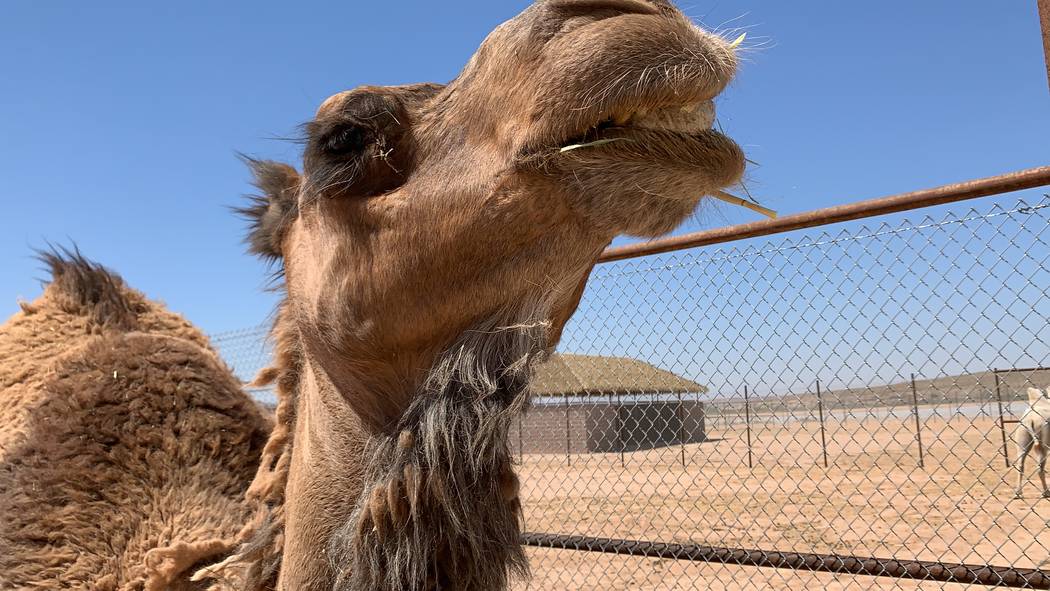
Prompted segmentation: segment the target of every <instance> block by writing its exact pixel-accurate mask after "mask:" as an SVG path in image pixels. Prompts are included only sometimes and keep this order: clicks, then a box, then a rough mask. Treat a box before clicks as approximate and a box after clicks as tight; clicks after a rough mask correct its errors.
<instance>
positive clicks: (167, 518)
mask: <svg viewBox="0 0 1050 591" xmlns="http://www.w3.org/2000/svg"><path fill="white" fill-rule="evenodd" d="M43 259H44V260H45V261H46V262H47V263H48V265H49V266H50V268H51V275H52V280H51V282H50V284H49V285H48V286H47V288H46V289H45V290H44V294H43V295H42V296H41V297H40V298H39V299H37V300H36V301H34V302H32V303H23V304H22V311H21V312H19V313H17V314H15V315H14V316H13V317H12V318H11V319H9V320H8V321H7V322H6V323H4V324H3V325H2V326H0V360H2V363H0V589H56V590H57V589H92V590H95V591H117V590H118V589H119V590H121V591H132V590H146V591H161V590H172V591H179V590H186V591H188V590H190V589H198V588H202V586H201V585H203V583H202V584H197V583H191V582H190V580H189V578H190V576H191V575H192V574H193V573H194V572H195V571H196V570H198V569H199V568H200V567H201V566H202V565H205V564H207V563H209V562H213V561H214V560H215V559H216V557H220V558H221V557H222V556H223V555H225V554H228V553H229V552H230V550H231V549H232V548H233V544H234V543H235V540H236V538H235V536H236V534H237V533H238V531H239V530H240V528H241V526H243V524H244V522H245V521H246V520H247V519H248V518H249V515H250V511H251V508H250V507H249V506H248V505H247V504H246V503H245V502H244V500H243V499H244V496H243V495H244V490H245V489H246V488H247V486H248V484H249V483H250V482H251V479H252V475H253V474H254V473H255V471H256V469H257V467H258V461H259V457H260V455H261V453H262V446H263V444H264V443H265V441H266V438H267V436H268V435H269V431H270V427H271V426H272V421H271V419H270V418H269V417H268V415H267V414H265V413H264V412H263V411H261V410H260V409H259V408H258V406H257V405H256V404H255V403H254V402H252V400H251V399H250V398H249V397H248V396H247V395H246V394H244V393H243V392H242V390H241V389H240V386H239V383H238V382H237V381H236V380H235V379H234V377H233V375H232V374H231V373H230V371H229V370H228V369H227V368H226V366H225V365H223V364H222V362H221V361H220V360H219V358H218V357H217V356H216V354H215V353H214V352H213V351H212V350H211V348H210V347H209V345H208V341H207V339H206V338H205V337H204V335H202V334H201V333H200V332H199V331H198V330H197V329H196V328H194V327H193V326H192V325H190V324H189V323H188V322H186V321H185V320H183V319H182V318H181V317H180V316H178V315H177V314H173V313H171V312H169V311H167V310H165V309H164V308H163V307H162V306H161V305H160V304H158V303H156V302H151V301H149V300H147V299H146V298H145V297H143V295H142V294H140V293H139V292H137V291H134V290H132V289H130V288H128V287H126V286H125V285H124V283H123V281H121V279H120V278H119V277H117V276H116V275H114V274H113V273H111V272H109V271H107V270H105V269H104V268H102V267H99V266H97V265H95V264H92V263H90V262H88V261H86V260H84V259H83V258H82V257H81V256H80V255H79V254H78V253H62V254H56V253H49V254H45V255H43Z"/></svg>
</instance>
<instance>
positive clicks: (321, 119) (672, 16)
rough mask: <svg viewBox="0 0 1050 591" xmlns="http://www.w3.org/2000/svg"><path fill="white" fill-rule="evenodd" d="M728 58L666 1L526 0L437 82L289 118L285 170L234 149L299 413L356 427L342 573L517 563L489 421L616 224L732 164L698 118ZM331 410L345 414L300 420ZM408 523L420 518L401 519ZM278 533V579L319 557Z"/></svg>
mask: <svg viewBox="0 0 1050 591" xmlns="http://www.w3.org/2000/svg"><path fill="white" fill-rule="evenodd" d="M736 64H737V60H736V57H735V55H734V50H733V48H732V47H731V46H730V44H729V43H727V42H726V41H725V40H723V39H722V38H720V37H718V36H716V35H714V34H711V33H708V32H705V31H703V30H701V29H700V28H698V27H697V26H695V25H694V24H693V23H692V22H690V21H689V19H687V18H686V17H685V16H684V15H683V14H682V13H681V12H679V11H678V10H677V9H676V8H675V7H674V6H673V5H672V4H671V3H670V2H667V1H666V0H540V1H538V2H536V3H535V4H533V5H532V6H531V7H529V8H528V9H526V10H525V11H524V12H522V13H521V14H520V15H518V16H517V17H516V18H514V19H512V20H510V21H508V22H506V23H504V24H502V25H501V26H499V27H497V28H496V29H495V30H494V31H493V32H492V33H491V34H490V35H489V36H488V38H487V39H485V41H484V42H483V43H482V45H481V47H480V48H479V49H478V50H477V52H476V53H475V54H474V56H473V57H472V58H471V59H470V61H469V62H468V63H467V65H466V66H465V68H464V69H463V71H462V72H461V73H460V75H459V76H458V77H457V78H456V79H455V80H453V81H452V82H450V83H449V84H447V85H441V84H429V83H424V84H412V85H405V86H388V87H376V86H364V87H359V88H356V89H353V90H349V91H345V92H340V93H338V94H336V95H334V96H331V97H329V98H328V99H327V100H325V101H324V102H323V103H322V104H321V105H320V107H319V108H318V110H317V113H316V115H315V117H314V118H313V120H312V121H310V122H309V123H308V124H307V125H306V135H307V137H306V146H305V150H304V157H303V162H302V172H301V173H300V172H298V171H297V170H296V169H294V168H292V167H290V166H287V165H283V164H278V163H273V162H262V161H252V162H251V165H252V167H253V168H254V173H255V175H256V184H257V185H258V186H259V187H260V189H261V192H262V193H263V195H262V196H261V197H260V198H259V199H258V200H257V202H256V203H254V204H253V205H252V206H251V207H249V208H248V209H247V210H245V211H246V213H247V214H248V215H249V217H250V218H251V219H252V224H253V226H252V231H251V234H250V237H249V240H250V245H251V248H252V250H253V251H254V252H256V253H257V254H260V255H262V256H264V257H268V258H272V259H275V260H278V261H280V264H281V266H282V271H283V275H284V287H285V290H286V300H285V302H284V304H283V305H282V311H281V314H280V319H279V320H278V325H279V326H280V325H282V324H283V325H285V326H286V327H291V328H290V329H289V330H287V331H285V333H284V334H294V337H291V338H293V340H295V341H296V344H295V346H294V350H295V351H296V352H298V353H299V354H301V357H302V359H301V361H300V362H297V363H296V367H297V368H301V371H299V370H297V371H299V373H298V375H299V376H300V377H299V378H298V386H297V387H298V400H299V402H298V403H297V404H298V406H297V409H296V411H295V413H294V414H295V416H300V417H301V416H309V417H312V418H311V420H312V421H313V423H312V424H313V425H314V426H315V427H312V428H316V429H329V430H335V429H340V428H344V427H345V429H346V430H354V429H359V430H360V431H361V432H363V433H365V434H367V437H368V438H369V441H368V443H367V444H366V445H364V447H363V448H362V449H363V451H362V452H361V453H362V454H365V455H366V456H367V458H368V459H367V460H362V461H363V462H364V463H366V464H367V466H366V467H365V468H363V476H361V479H362V484H361V485H360V486H361V488H362V492H361V493H360V494H359V495H357V496H356V498H357V501H356V505H355V507H356V508H355V509H354V513H353V515H352V516H349V517H348V520H349V525H348V526H347V527H346V528H344V530H341V531H342V534H339V535H343V536H344V537H346V538H353V540H351V541H350V542H348V543H347V544H346V545H347V546H348V547H352V548H356V550H353V551H351V552H350V556H349V557H348V558H347V560H348V561H351V562H354V561H356V562H355V564H354V565H353V567H352V568H350V569H349V571H350V574H346V573H340V572H339V571H340V567H339V566H338V565H336V566H332V567H331V570H332V572H333V573H335V574H333V575H332V576H334V577H343V579H341V580H344V579H345V580H346V581H349V582H348V583H346V585H348V586H347V587H346V588H350V589H366V588H368V589H377V588H382V589H386V588H390V589H398V588H401V589H418V588H424V587H426V586H427V585H437V586H440V587H441V588H446V589H461V588H462V589H502V588H505V572H506V571H507V570H508V568H510V566H508V565H511V563H519V564H520V563H522V562H523V557H522V556H521V554H520V549H518V547H517V546H518V524H517V519H516V516H515V515H516V505H515V503H516V491H517V479H516V477H514V475H513V473H512V472H511V471H510V461H509V454H508V451H507V443H506V429H507V426H508V425H509V422H510V420H511V418H512V417H513V416H514V414H513V413H514V412H516V411H518V410H520V409H521V408H522V407H523V406H524V404H525V402H524V400H525V398H526V395H525V391H526V388H525V384H526V382H527V376H528V366H529V364H530V363H531V361H532V360H533V359H534V358H536V357H537V356H539V355H542V353H544V352H546V351H548V350H550V349H551V348H553V347H554V345H555V344H556V343H557V341H558V339H559V337H560V334H561V331H562V328H563V327H564V325H565V323H566V322H567V320H568V319H569V317H570V316H571V315H572V313H573V312H574V310H575V308H576V306H577V305H578V303H579V300H580V297H581V294H582V292H583V288H584V285H585V283H586V279H587V276H588V274H589V272H590V270H591V268H592V267H593V266H594V264H595V262H596V260H597V257H598V255H599V254H600V253H601V251H602V250H603V249H604V248H605V247H606V246H607V245H608V244H609V243H610V241H611V240H612V239H613V238H614V237H615V236H617V235H621V234H629V235H635V236H643V237H652V236H658V235H661V234H664V233H666V232H669V231H670V230H672V229H674V228H675V227H676V226H677V225H678V224H680V223H681V222H682V221H683V220H684V219H685V218H686V217H688V216H689V215H691V214H692V213H693V211H694V210H695V209H696V207H697V206H698V204H699V202H700V200H701V199H702V198H703V196H704V195H706V194H710V193H711V192H712V191H715V190H717V189H721V188H723V187H726V186H728V185H732V184H734V183H736V182H737V181H738V180H739V179H740V177H741V175H742V174H743V170H744V155H743V153H742V152H741V150H740V148H739V147H738V146H737V145H736V144H735V143H734V142H733V141H732V140H730V139H729V138H727V137H726V136H724V135H722V134H721V133H719V132H717V131H714V130H713V129H711V125H712V121H713V118H714V107H713V104H712V99H714V98H715V97H716V96H717V95H718V94H719V93H720V92H721V91H722V90H723V89H724V88H725V87H726V85H727V84H728V83H729V81H730V80H731V79H732V77H733V75H734V73H735V71H736ZM304 397H305V398H309V399H310V400H313V401H314V402H310V401H304ZM339 405H344V406H346V407H348V408H349V409H350V410H351V411H352V412H351V413H350V414H351V415H352V416H353V417H354V418H353V420H352V421H349V420H346V419H345V418H332V417H333V416H338V417H344V416H345V415H340V414H339V413H337V412H328V411H326V412H327V414H325V418H323V419H322V418H317V417H319V416H321V415H322V414H324V413H321V412H320V411H317V410H316V408H318V407H325V408H328V409H331V408H333V407H335V406H339ZM350 423H353V424H352V425H351V424H350ZM304 429H306V427H302V426H300V425H296V430H295V441H296V442H299V441H301V439H302V437H304V431H303V430H304ZM278 431H279V430H278ZM330 434H331V431H328V432H327V433H326V434H325V436H324V437H317V436H316V435H313V436H312V437H311V439H310V441H311V445H313V444H314V443H313V442H323V441H327V440H328V439H326V438H327V437H329V435H330ZM296 445H297V446H298V445H299V443H296ZM316 445H321V443H316ZM351 447H352V446H351ZM355 449H356V448H355ZM326 453H327V452H326ZM326 453H321V452H316V451H315V452H310V453H307V452H297V454H293V457H292V459H291V464H292V465H291V468H290V470H291V472H292V476H290V477H289V478H290V482H289V493H288V497H289V499H290V500H289V503H293V502H298V503H300V504H301V505H302V507H300V508H298V509H296V508H291V507H290V508H289V509H288V512H289V517H288V519H289V523H288V525H287V527H288V528H289V529H291V528H292V524H291V521H292V517H291V514H292V513H294V512H296V511H298V512H299V513H297V514H299V515H306V514H307V513H308V512H309V510H308V509H307V508H305V507H306V506H307V505H308V504H309V503H308V502H307V501H305V500H301V499H305V498H306V496H305V495H307V494H308V493H309V491H311V490H313V489H312V488H310V487H308V486H306V485H302V486H299V485H297V484H295V482H296V479H297V478H300V476H301V474H304V473H305V471H308V470H314V471H315V472H320V471H322V470H324V469H328V468H321V467H320V465H321V463H323V461H325V460H323V458H325V457H327V456H326ZM328 455H331V453H329V454H328ZM299 457H302V458H310V459H309V460H307V459H303V460H302V462H298V460H297V458H299ZM308 461H313V462H314V464H313V467H312V468H306V467H303V466H305V464H306V463H307V462H308ZM264 463H265V462H264ZM277 464H279V462H278V463H277ZM337 464H338V465H340V466H342V465H346V462H342V463H337ZM333 469H334V468H333ZM297 470H302V471H303V472H301V473H300V475H296V471H297ZM428 475H429V476H428ZM438 476H440V478H439V477H438ZM303 478H305V476H303ZM428 479H429V480H428ZM340 482H344V481H340ZM296 486H299V488H296V489H295V490H297V491H306V492H303V493H298V494H300V500H299V501H295V500H292V499H291V497H292V492H291V491H292V489H293V488H295V487H296ZM315 488H318V489H320V488H322V487H321V485H317V486H316V487H315ZM322 497H323V498H322ZM331 497H332V495H328V496H325V495H322V494H320V493H317V499H319V500H317V501H316V503H320V502H322V501H323V500H324V499H329V500H330V499H331ZM494 498H502V499H503V500H505V501H506V504H505V506H504V504H503V503H493V502H492V499H494ZM311 502H314V501H311ZM316 503H315V505H316ZM402 503H407V504H406V506H404V507H402V506H401V504H402ZM317 512H318V513H319V512H320V511H317ZM417 512H419V513H421V514H423V515H424V516H425V517H420V516H418V515H417ZM332 513H333V512H331V511H329V514H332ZM408 515H411V516H412V517H411V518H409V517H407V516H408ZM301 519H306V517H302V518H301ZM410 519H411V520H414V521H415V522H416V523H417V524H418V523H422V522H425V521H426V520H427V519H430V520H431V522H430V523H429V525H427V526H426V527H424V526H420V525H417V526H415V527H417V529H416V530H412V531H414V533H411V532H410V533H405V532H409V529H410V528H409V529H406V528H407V527H408V526H406V525H405V523H406V521H407V520H410ZM437 521H440V522H441V523H437ZM399 523H400V525H399ZM304 527H305V526H304ZM311 527H312V528H313V529H311V531H312V532H313V533H311V534H310V536H309V537H312V538H317V537H325V535H327V534H318V533H317V532H326V531H328V530H327V529H326V527H327V525H324V524H319V525H314V526H311ZM423 530H425V531H426V532H429V533H420V532H421V531H423ZM433 532H438V533H436V534H435V533H433ZM413 536H415V537H413ZM434 536H445V537H443V538H440V539H438V538H435V537H434ZM307 537H308V536H305V535H304V536H302V539H303V540H306V539H307ZM337 537H338V536H337ZM287 539H289V540H294V539H296V534H294V533H293V532H289V535H288V536H287ZM307 542H308V540H307V541H304V542H303V543H307ZM293 543H294V542H286V545H285V552H284V561H285V571H286V572H285V573H282V575H281V576H282V577H284V578H285V580H291V579H290V578H288V577H291V576H292V575H289V574H287V573H288V572H291V570H293V569H301V570H303V571H304V572H305V571H306V570H309V569H310V568H313V567H310V566H308V565H305V562H304V563H303V565H304V566H299V563H295V565H290V561H295V560H298V559H297V558H295V556H293V555H296V554H297V552H293V551H290V550H289V546H288V545H289V544H293ZM335 545H338V544H335ZM331 548H332V544H330V545H329V549H331ZM304 553H305V552H304ZM316 554H318V553H317V552H314V553H313V554H312V555H316ZM321 554H323V553H321ZM363 554H367V555H368V556H366V557H364V558H362V556H361V555H363ZM329 556H339V552H338V549H336V550H333V551H331V552H329ZM304 560H305V559H304ZM338 561H339V559H336V562H338ZM434 564H439V565H443V566H434ZM316 568H317V569H321V567H316ZM325 568H329V567H325ZM321 570H324V569H321ZM511 570H513V569H512V568H511ZM379 571H385V573H384V572H379ZM497 571H498V572H497ZM318 572H319V571H318ZM501 573H502V574H501ZM324 576H327V575H324V574H317V573H316V572H314V573H313V574H310V577H312V578H313V579H317V578H323V577H324ZM310 577H307V576H306V575H303V576H302V577H301V579H300V580H307V579H308V578H310ZM368 577H372V578H368ZM384 577H385V578H384ZM427 582H429V583H427ZM424 583H426V584H424ZM288 584H289V585H291V583H288Z"/></svg>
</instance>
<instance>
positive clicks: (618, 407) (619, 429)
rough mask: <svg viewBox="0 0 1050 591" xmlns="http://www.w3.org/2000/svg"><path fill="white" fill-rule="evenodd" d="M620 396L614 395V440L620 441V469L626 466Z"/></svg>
mask: <svg viewBox="0 0 1050 591" xmlns="http://www.w3.org/2000/svg"><path fill="white" fill-rule="evenodd" d="M621 396H622V395H621V394H620V393H619V392H617V393H616V438H617V439H619V440H620V467H621V468H623V467H625V466H626V465H627V462H626V461H624V454H623V448H624V445H625V444H624V441H623V414H622V413H623V400H622V399H621Z"/></svg>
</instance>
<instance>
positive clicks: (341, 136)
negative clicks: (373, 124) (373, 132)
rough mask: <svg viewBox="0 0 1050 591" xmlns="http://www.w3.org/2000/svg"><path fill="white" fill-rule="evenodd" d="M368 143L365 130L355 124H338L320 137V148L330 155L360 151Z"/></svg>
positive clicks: (343, 154) (342, 154)
mask: <svg viewBox="0 0 1050 591" xmlns="http://www.w3.org/2000/svg"><path fill="white" fill-rule="evenodd" d="M367 143H368V138H367V137H366V134H365V131H364V130H363V129H361V128H360V127H357V126H356V125H342V126H339V127H337V128H335V129H333V130H332V131H330V132H329V133H327V134H325V136H324V137H323V138H322V139H321V149H322V150H323V151H324V152H325V153H326V154H329V155H332V156H345V155H347V154H352V153H356V152H360V151H361V150H362V149H364V147H365V145H366V144H367Z"/></svg>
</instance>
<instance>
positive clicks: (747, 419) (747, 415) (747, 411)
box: [744, 384, 755, 468]
mask: <svg viewBox="0 0 1050 591" xmlns="http://www.w3.org/2000/svg"><path fill="white" fill-rule="evenodd" d="M744 425H745V426H746V428H747V467H748V468H754V467H755V466H754V464H753V463H752V460H751V397H750V396H749V395H748V391H747V384H744Z"/></svg>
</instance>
